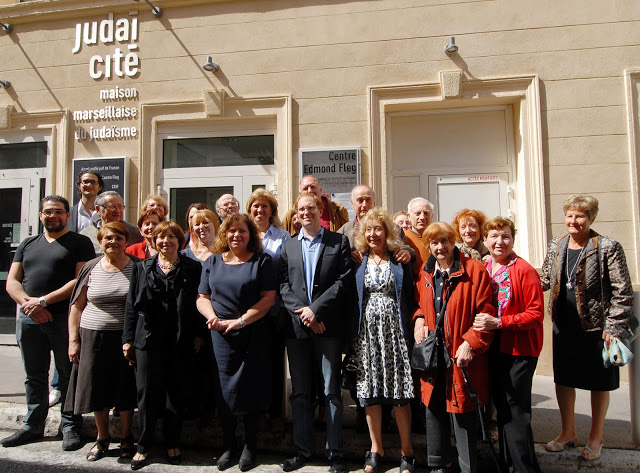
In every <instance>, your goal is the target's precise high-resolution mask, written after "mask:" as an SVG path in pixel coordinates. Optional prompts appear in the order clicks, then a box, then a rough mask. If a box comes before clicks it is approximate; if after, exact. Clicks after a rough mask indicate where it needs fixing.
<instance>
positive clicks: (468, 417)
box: [426, 361, 478, 473]
mask: <svg viewBox="0 0 640 473" xmlns="http://www.w3.org/2000/svg"><path fill="white" fill-rule="evenodd" d="M443 363H444V361H443ZM453 369H458V368H455V367H454V368H453ZM447 376H448V375H447V374H446V373H445V370H440V371H439V372H438V382H437V383H436V385H435V387H434V390H433V393H432V394H431V399H430V400H429V405H428V406H427V408H426V421H427V464H428V465H429V466H430V467H431V468H441V467H445V466H447V465H448V464H449V463H451V420H450V419H451V418H453V432H454V434H455V437H456V448H457V450H458V463H459V466H460V470H461V471H462V473H476V472H477V470H478V454H477V451H476V444H477V441H478V414H477V413H476V412H475V411H473V412H466V413H464V414H449V413H448V412H447V402H446V389H445V388H446V381H445V380H446V378H447Z"/></svg>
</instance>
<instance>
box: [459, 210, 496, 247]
mask: <svg viewBox="0 0 640 473" xmlns="http://www.w3.org/2000/svg"><path fill="white" fill-rule="evenodd" d="M470 218H473V219H475V221H476V222H478V226H479V227H480V235H484V223H485V222H486V221H487V216H486V215H485V214H484V212H480V211H479V210H472V209H462V210H461V211H460V212H458V213H457V214H456V216H455V217H453V222H451V226H452V227H453V231H454V232H455V233H456V241H457V242H458V243H462V235H460V223H461V222H463V221H465V220H468V219H470Z"/></svg>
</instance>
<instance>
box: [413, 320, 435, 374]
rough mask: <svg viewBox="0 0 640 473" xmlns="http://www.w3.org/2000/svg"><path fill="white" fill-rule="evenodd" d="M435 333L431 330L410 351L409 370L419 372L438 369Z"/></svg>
mask: <svg viewBox="0 0 640 473" xmlns="http://www.w3.org/2000/svg"><path fill="white" fill-rule="evenodd" d="M437 345H438V336H437V331H436V330H432V331H431V332H429V335H427V336H426V337H424V338H423V339H422V341H421V342H420V343H416V344H415V345H414V346H413V349H412V350H411V368H413V369H414V370H420V371H433V370H435V369H437V368H438V355H437V350H436V347H437Z"/></svg>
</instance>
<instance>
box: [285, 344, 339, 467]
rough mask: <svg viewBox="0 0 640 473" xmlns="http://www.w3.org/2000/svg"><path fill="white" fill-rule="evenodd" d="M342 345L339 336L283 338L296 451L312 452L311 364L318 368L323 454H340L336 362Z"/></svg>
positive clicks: (308, 454)
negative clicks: (322, 400)
mask: <svg viewBox="0 0 640 473" xmlns="http://www.w3.org/2000/svg"><path fill="white" fill-rule="evenodd" d="M342 344H343V342H342V341H341V340H340V339H339V338H332V337H323V336H317V335H313V336H311V338H306V339H295V338H289V339H287V356H288V358H289V370H290V373H291V386H292V393H291V396H289V402H291V410H292V413H293V442H294V444H295V446H296V448H297V449H298V453H299V454H302V455H305V456H310V455H311V454H312V453H313V405H312V402H311V399H312V397H313V393H314V390H313V373H314V369H313V364H314V363H317V364H318V365H319V366H320V369H321V371H322V381H323V384H324V394H325V397H326V416H327V441H326V445H325V448H326V451H327V457H328V458H332V457H334V456H342V413H343V407H342V391H341V390H340V364H341V361H342Z"/></svg>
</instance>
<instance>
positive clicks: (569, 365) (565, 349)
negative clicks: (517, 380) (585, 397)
mask: <svg viewBox="0 0 640 473" xmlns="http://www.w3.org/2000/svg"><path fill="white" fill-rule="evenodd" d="M603 346H604V340H603V339H602V330H596V331H593V332H585V331H584V329H583V328H582V325H581V323H580V319H579V316H578V313H577V312H576V311H571V310H566V306H565V311H564V312H560V310H559V311H558V315H557V316H556V320H554V322H553V380H554V382H555V383H556V384H559V385H561V386H567V387H570V388H578V389H586V390H588V391H613V390H615V389H618V387H619V386H620V369H619V368H618V367H617V366H610V367H608V368H605V367H604V364H603V363H602V347H603Z"/></svg>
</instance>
